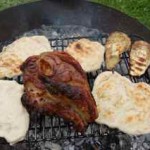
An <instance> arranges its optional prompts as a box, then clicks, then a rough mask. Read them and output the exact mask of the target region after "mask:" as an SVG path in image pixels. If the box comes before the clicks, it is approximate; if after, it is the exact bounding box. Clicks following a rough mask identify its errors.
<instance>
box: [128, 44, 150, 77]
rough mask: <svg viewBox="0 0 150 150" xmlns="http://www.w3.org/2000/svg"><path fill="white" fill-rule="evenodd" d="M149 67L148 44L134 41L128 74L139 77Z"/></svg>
mask: <svg viewBox="0 0 150 150" xmlns="http://www.w3.org/2000/svg"><path fill="white" fill-rule="evenodd" d="M149 65H150V44H149V43H147V42H144V41H136V42H135V43H134V44H133V45H132V48H131V51H130V74H131V75H132V76H141V75H142V74H144V73H145V71H146V69H147V68H148V66H149Z"/></svg>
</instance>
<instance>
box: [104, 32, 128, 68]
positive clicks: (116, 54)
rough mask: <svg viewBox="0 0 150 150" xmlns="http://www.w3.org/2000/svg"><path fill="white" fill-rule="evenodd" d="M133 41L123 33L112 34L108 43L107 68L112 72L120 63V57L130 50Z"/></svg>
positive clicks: (106, 46)
mask: <svg viewBox="0 0 150 150" xmlns="http://www.w3.org/2000/svg"><path fill="white" fill-rule="evenodd" d="M130 45H131V40H130V38H129V37H128V36H127V35H126V34H125V33H123V32H118V31H115V32H113V33H111V34H110V35H109V37H108V39H107V41H106V45H105V48H106V53H105V59H106V68H107V69H108V70H112V69H113V68H114V67H115V66H116V64H117V63H119V61H120V55H121V54H122V53H123V52H125V51H127V50H128V49H129V48H130Z"/></svg>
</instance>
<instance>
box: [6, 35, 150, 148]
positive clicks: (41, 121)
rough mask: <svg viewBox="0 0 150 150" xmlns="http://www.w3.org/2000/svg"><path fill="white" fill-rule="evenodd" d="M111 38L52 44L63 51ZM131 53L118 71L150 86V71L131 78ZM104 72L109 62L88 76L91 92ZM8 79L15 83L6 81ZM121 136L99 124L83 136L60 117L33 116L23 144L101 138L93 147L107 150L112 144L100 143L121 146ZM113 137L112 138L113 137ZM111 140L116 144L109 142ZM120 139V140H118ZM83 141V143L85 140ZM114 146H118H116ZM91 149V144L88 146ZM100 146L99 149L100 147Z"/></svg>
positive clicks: (65, 40) (52, 42)
mask: <svg viewBox="0 0 150 150" xmlns="http://www.w3.org/2000/svg"><path fill="white" fill-rule="evenodd" d="M107 37H108V34H101V35H99V36H98V37H72V38H63V39H49V42H50V45H51V47H52V48H53V49H54V50H59V51H62V50H64V49H65V48H66V47H67V46H68V44H69V43H71V42H73V41H75V40H78V39H81V38H88V39H90V40H95V41H99V42H101V43H102V44H103V45H105V43H106V39H107ZM130 37H131V38H132V41H134V40H137V39H142V38H140V37H139V36H137V35H131V36H130ZM129 67H130V66H129V54H128V52H125V53H123V54H122V56H121V61H120V63H119V64H118V65H117V66H116V68H115V71H117V72H119V73H120V74H121V75H123V76H125V77H127V78H129V79H130V80H131V81H132V82H135V83H136V82H141V81H144V82H146V83H148V84H150V71H149V70H148V71H147V72H146V73H145V74H144V75H143V76H141V77H132V76H130V75H129ZM103 71H106V67H105V63H103V64H102V66H101V68H99V70H97V71H95V72H92V73H87V78H88V81H89V85H90V89H91V90H92V87H93V83H94V80H95V78H96V77H97V75H98V74H99V73H101V72H103ZM5 79H7V80H12V79H8V78H5ZM13 80H16V81H17V82H18V83H20V84H22V76H19V77H16V78H13ZM118 135H126V134H124V133H122V132H120V131H119V130H116V129H110V128H108V127H107V126H105V125H98V124H96V123H93V124H90V125H89V126H88V128H87V130H86V132H85V133H83V134H81V133H78V132H75V131H74V130H73V125H72V123H69V122H65V121H64V120H63V119H62V118H59V117H56V116H43V115H39V114H38V115H33V117H32V116H31V123H30V129H29V132H28V134H27V137H26V139H25V140H24V141H23V142H24V143H27V145H28V146H29V149H32V147H33V145H34V144H35V143H38V142H45V141H61V140H65V139H67V140H75V139H78V140H79V139H86V138H88V139H90V138H92V139H96V138H98V141H97V142H95V140H94V142H95V144H94V143H93V146H95V149H98V148H99V149H103V146H102V145H105V149H106V147H108V143H107V142H104V143H100V141H102V142H103V141H109V142H110V143H112V144H110V143H109V145H111V146H112V147H113V146H114V147H115V146H116V145H117V144H118V143H117V142H116V141H115V140H112V139H113V136H115V137H117V136H118ZM110 136H112V138H110ZM108 138H109V139H111V140H112V141H110V140H108ZM115 139H117V138H115ZM81 141H82V140H81ZM113 144H114V145H113ZM86 146H87V145H86ZM97 147H98V148H97Z"/></svg>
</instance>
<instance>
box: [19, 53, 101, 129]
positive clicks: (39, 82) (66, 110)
mask: <svg viewBox="0 0 150 150" xmlns="http://www.w3.org/2000/svg"><path fill="white" fill-rule="evenodd" d="M21 70H22V72H23V81H24V86H25V94H24V96H23V99H22V101H23V104H25V105H26V106H27V108H30V110H31V109H34V110H37V111H39V112H42V113H44V114H48V115H57V116H60V117H62V118H64V119H65V120H68V121H71V122H73V123H74V126H75V128H76V130H77V131H84V129H85V127H86V126H87V125H88V123H90V122H93V121H94V120H95V119H96V118H97V116H98V114H97V109H96V104H95V101H94V99H93V97H92V96H91V93H90V89H89V85H88V82H87V78H86V74H85V73H84V71H83V70H82V68H81V66H80V65H79V63H78V62H77V61H76V60H75V59H74V58H73V57H71V56H70V55H69V54H67V53H65V52H46V53H42V54H41V55H39V56H33V57H29V58H28V59H27V60H26V61H25V62H24V63H23V65H22V66H21Z"/></svg>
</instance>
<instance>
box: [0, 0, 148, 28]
mask: <svg viewBox="0 0 150 150" xmlns="http://www.w3.org/2000/svg"><path fill="white" fill-rule="evenodd" d="M33 1H37V0H0V10H3V9H6V8H8V7H11V6H15V5H19V4H23V3H28V2H33ZM91 1H94V2H98V3H101V4H104V5H107V6H110V7H112V8H115V9H117V10H120V11H122V12H124V13H126V14H127V15H129V16H131V17H134V18H136V19H137V20H139V22H141V23H142V24H144V25H145V26H147V27H148V28H149V29H150V0H91Z"/></svg>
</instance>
